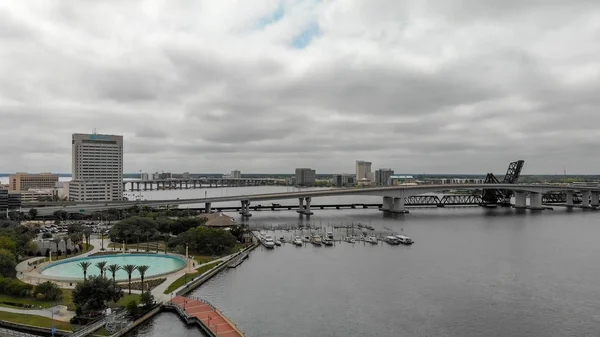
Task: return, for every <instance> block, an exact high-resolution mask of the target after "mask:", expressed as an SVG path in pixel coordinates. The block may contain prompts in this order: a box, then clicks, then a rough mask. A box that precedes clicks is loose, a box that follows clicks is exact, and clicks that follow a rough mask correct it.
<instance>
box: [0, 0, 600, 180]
mask: <svg viewBox="0 0 600 337" xmlns="http://www.w3.org/2000/svg"><path fill="white" fill-rule="evenodd" d="M0 74H1V76H0V130H1V132H0V154H1V159H0V172H12V171H30V172H38V171H53V172H65V173H69V172H70V164H71V162H70V160H71V148H70V146H71V145H70V139H71V134H72V133H74V132H83V133H87V132H91V131H92V130H93V129H94V128H95V129H96V130H97V132H98V133H109V134H122V135H123V136H124V137H125V171H126V172H136V171H138V170H140V169H141V170H144V171H161V170H164V171H174V172H182V171H190V172H227V171H229V170H231V169H240V170H242V171H243V172H255V173H257V172H292V171H293V169H294V168H295V167H312V168H315V169H316V170H317V173H334V172H353V170H354V162H355V160H357V159H364V160H369V161H372V162H373V167H374V168H379V167H391V168H394V169H395V170H396V171H397V172H405V173H485V172H504V171H505V169H506V166H507V164H508V162H509V161H512V160H516V159H524V160H526V166H525V170H524V173H529V174H531V173H551V174H553V173H557V172H559V173H562V171H563V168H564V167H565V166H566V168H567V172H568V173H598V172H599V164H600V160H599V157H598V153H599V151H598V145H599V140H600V137H599V136H600V128H599V126H600V1H597V0H564V1H561V0H525V1H516V0H505V1H497V0H443V1H442V0H440V1H431V0H430V1H418V0H411V1H401V0H322V1H311V0H305V1H301V0H289V1H287V0H280V1H278V0H251V1H249V0H239V1H227V0H219V1H214V0H206V1H200V0H190V1H185V0H165V1H158V0H156V1H117V0H114V1H113V0H104V1H51V0H38V1H3V2H0Z"/></svg>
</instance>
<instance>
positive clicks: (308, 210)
mask: <svg viewBox="0 0 600 337" xmlns="http://www.w3.org/2000/svg"><path fill="white" fill-rule="evenodd" d="M311 199H312V198H311V197H306V198H305V199H304V200H306V207H304V215H313V214H314V213H313V212H311V211H310V201H311Z"/></svg>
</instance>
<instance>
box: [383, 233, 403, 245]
mask: <svg viewBox="0 0 600 337" xmlns="http://www.w3.org/2000/svg"><path fill="white" fill-rule="evenodd" d="M385 242H387V243H389V244H390V245H399V244H400V239H398V238H397V237H395V236H393V235H390V236H386V237H385Z"/></svg>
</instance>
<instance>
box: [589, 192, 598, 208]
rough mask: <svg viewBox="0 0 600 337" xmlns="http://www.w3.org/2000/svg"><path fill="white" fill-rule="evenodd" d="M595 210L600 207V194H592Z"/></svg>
mask: <svg viewBox="0 0 600 337" xmlns="http://www.w3.org/2000/svg"><path fill="white" fill-rule="evenodd" d="M590 206H592V207H593V208H596V207H598V206H600V192H592V204H591V205H590Z"/></svg>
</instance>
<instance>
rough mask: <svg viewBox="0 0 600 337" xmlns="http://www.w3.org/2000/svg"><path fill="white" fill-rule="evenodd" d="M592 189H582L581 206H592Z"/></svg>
mask: <svg viewBox="0 0 600 337" xmlns="http://www.w3.org/2000/svg"><path fill="white" fill-rule="evenodd" d="M590 194H591V192H590V191H581V207H584V208H589V207H590Z"/></svg>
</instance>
